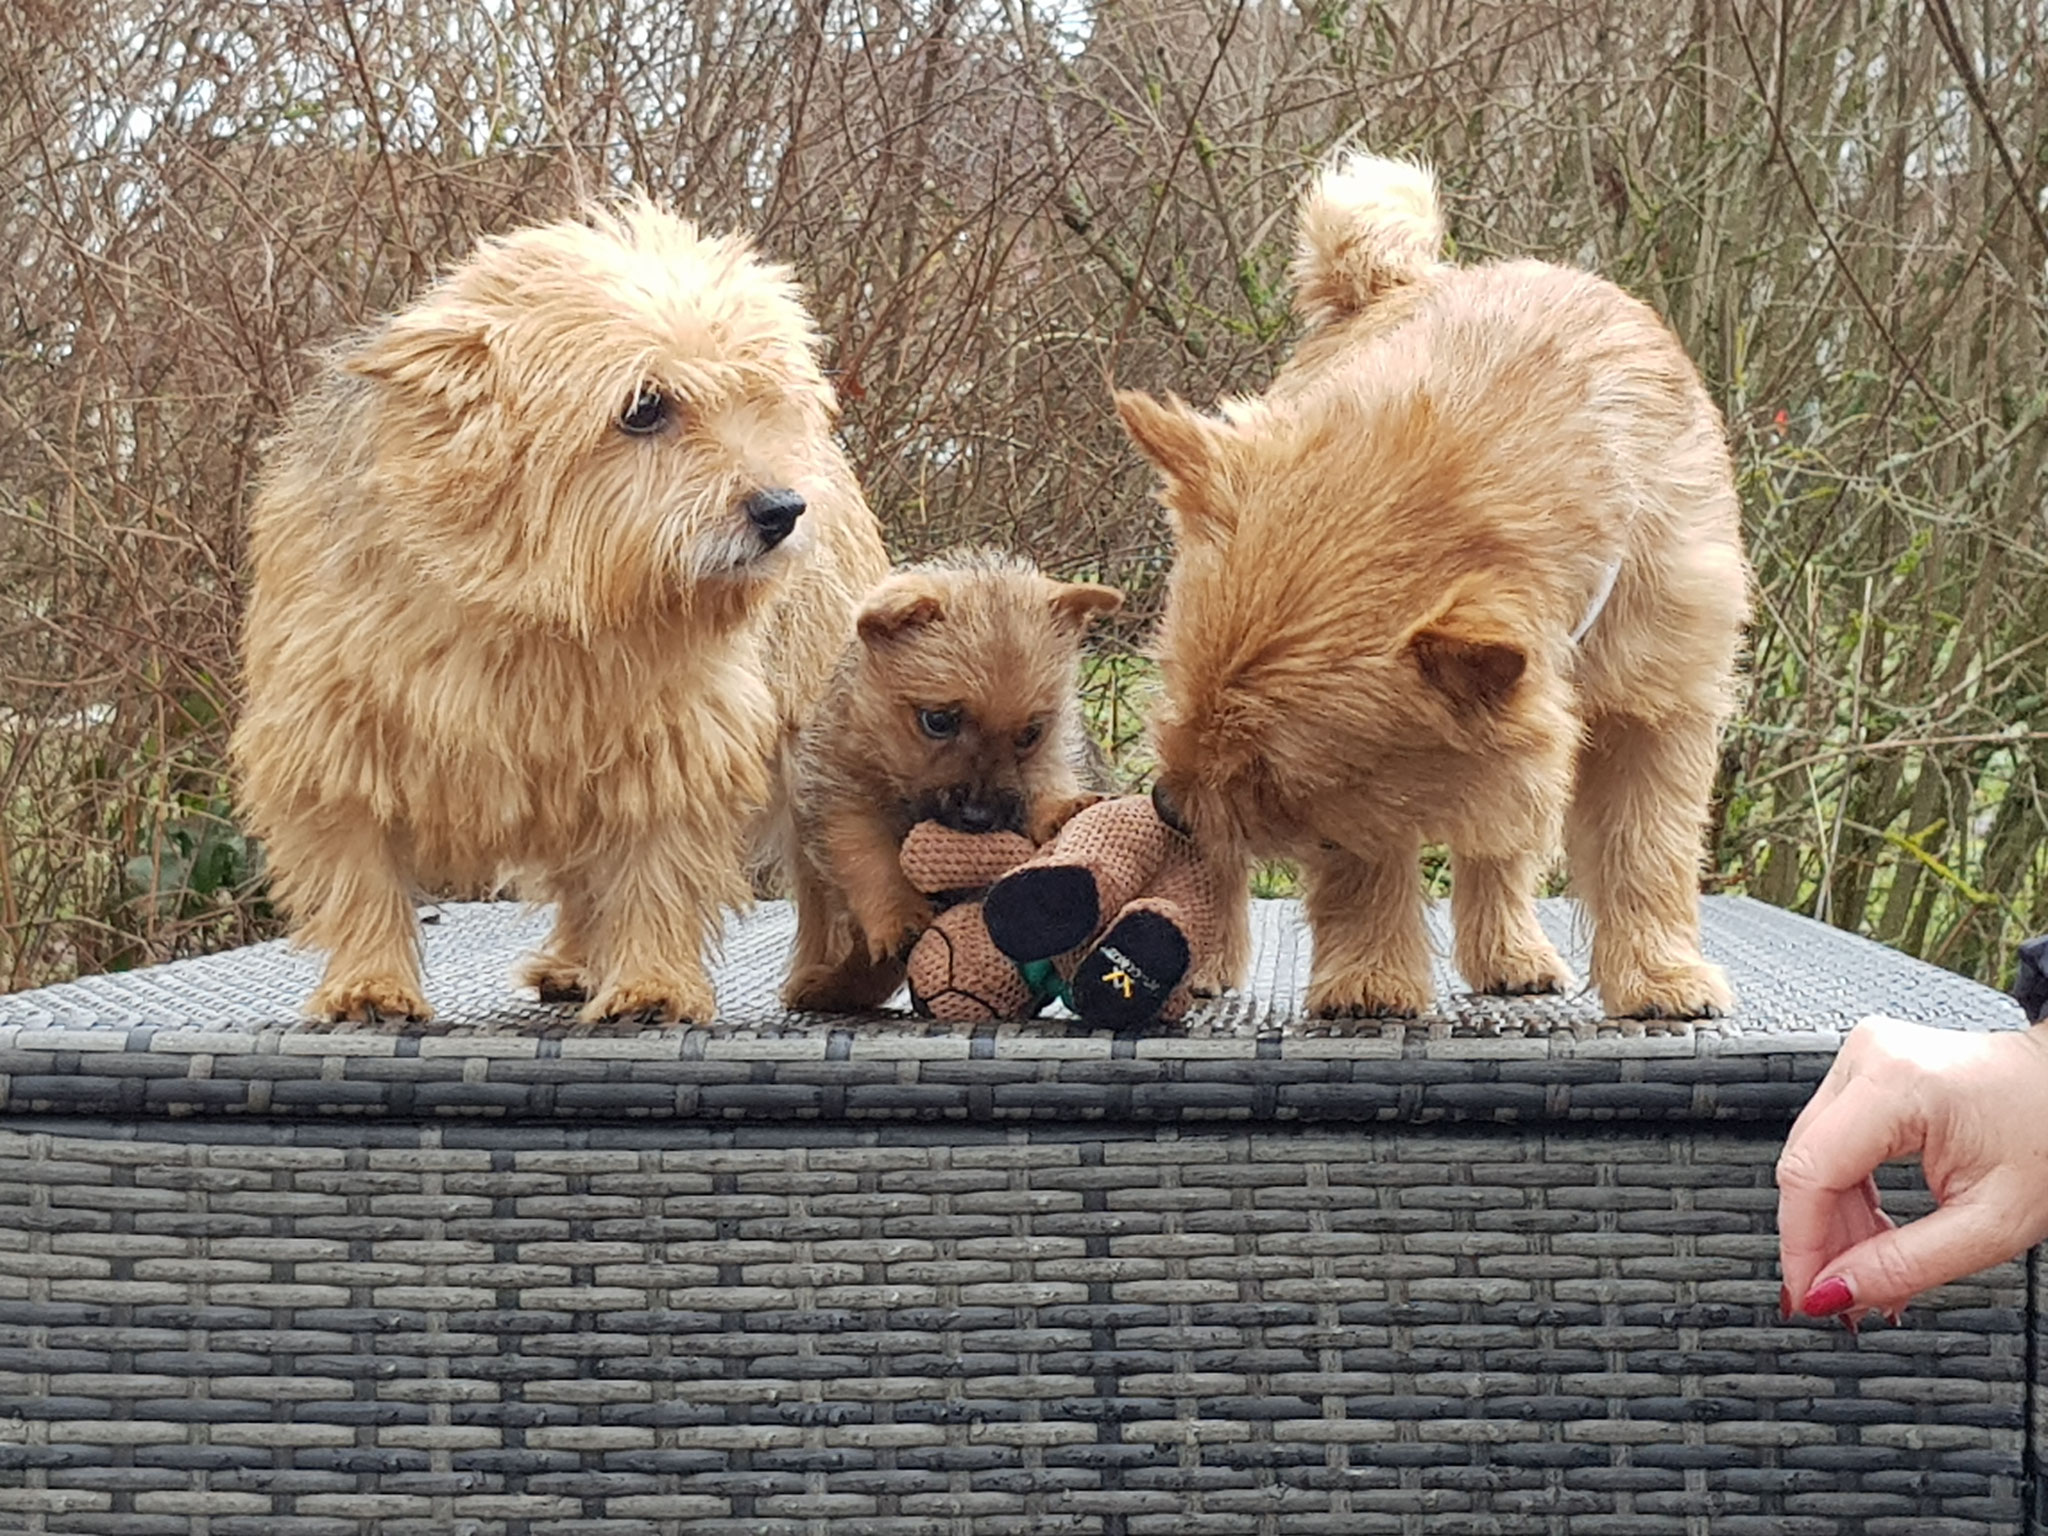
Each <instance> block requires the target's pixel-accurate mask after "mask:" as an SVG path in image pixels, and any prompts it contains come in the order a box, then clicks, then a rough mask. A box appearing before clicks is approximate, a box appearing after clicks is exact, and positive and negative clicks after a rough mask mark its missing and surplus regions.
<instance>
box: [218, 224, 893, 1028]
mask: <svg viewBox="0 0 2048 1536" xmlns="http://www.w3.org/2000/svg"><path fill="white" fill-rule="evenodd" d="M816 340H817V338H816V335H815V332H814V329H813V326H812V323H811V320H810V317H809V316H808V314H807V313H806V312H805V310H804V307H803V303H802V300H801V298H800V296H799V294H798V292H797V289H796V286H795V284H794V281H793V280H792V278H791V276H790V274H789V273H788V272H787V271H786V270H785V269H783V268H781V267H777V266H773V265H769V264H767V263H765V262H763V261H761V260H760V259H758V258H757V257H756V256H755V255H754V254H753V253H752V252H751V250H750V249H749V247H748V246H747V244H746V243H745V242H744V241H742V240H739V239H736V238H732V237H717V236H708V235H704V234H701V233H699V232H698V230H697V229H696V228H695V227H694V226H692V225H691V224H689V223H687V222H685V221H684V220H682V219H679V218H676V217H673V216H671V215H669V214H667V213H664V212H662V211H660V210H658V209H657V208H655V207H653V206H652V205H650V204H646V203H641V204H638V205H635V206H633V207H630V208H628V209H626V210H624V211H623V212H620V213H617V214H600V215H596V216H593V217H592V218H591V219H589V220H588V221H587V222H575V221H572V222H565V223H559V224H552V225H548V226H546V227H543V228H536V229H527V230H523V231H521V232H519V233H517V234H514V235H511V236H508V237H506V238H504V239H498V240H491V241H487V242H486V243H485V244H483V245H482V246H481V247H479V249H478V250H477V251H476V252H475V253H474V254H473V255H472V256H471V257H470V258H469V259H468V260H467V261H465V262H464V263H463V264H462V265H461V266H460V267H458V268H457V269H456V270H455V271H454V272H452V273H451V274H450V275H449V276H448V277H447V278H446V279H444V280H443V281H442V282H440V283H439V284H437V285H436V286H435V287H434V288H433V289H432V290H431V291H430V292H429V293H428V294H427V295H426V296H425V297H424V298H423V299H421V300H420V301H419V302H418V303H417V304H415V305H414V306H413V307H412V308H410V309H407V310H405V311H403V312H402V313H400V314H398V315H397V316H395V317H394V318H392V319H391V320H389V321H387V322H386V323H384V324H383V325H381V326H379V327H377V328H376V329H374V330H373V331H371V332H370V333H368V334H367V335H365V336H363V337H361V338H360V339H358V340H357V341H356V342H355V343H354V344H353V345H352V346H351V347H349V348H348V349H347V350H346V351H345V352H344V353H343V355H342V356H341V358H340V359H339V362H340V366H339V368H338V369H336V370H334V371H332V372H331V374H330V376H329V377H327V378H326V379H325V380H323V381H322V383H321V384H320V385H319V386H318V387H317V388H316V389H315V390H314V391H313V392H312V393H311V394H309V395H308V396H307V397H306V398H304V399H303V400H301V401H300V402H299V405H298V407H297V408H296V409H295V410H294V412H293V413H292V416H291V419H290V421H289V423H288V424H287V427H286V430H285V432H284V434H283V435H282V438H281V440H280V441H279V442H278V444H277V445H276V447H275V449H274V451H273V453H272V456H271V460H270V464H269V468H268V473H267V477H266V479H265V482H264V484H263V486H262V488H261V490H260V492H259V494H258V496H257V499H256V502H255V506H254V508H253V511H252V513H251V538H252V548H253V554H254V566H255V581H254V589H253V592H252V594H251V597H250V603H249V613H248V622H247V629H246V634H245V653H246V662H247V668H246V671H247V687H248V702H247V708H246V711H245V713H244V716H243V718H242V721H241V723H240V726H239V729H238V730H237V732H236V736H235V742H234V750H235V757H236V760H237V763H238V765H239V768H240V772H241V776H242V782H243V786H244V796H245V800H244V804H245V807H246V809H247V812H248V814H249V818H250V822H251V825H252V826H253V828H254V829H255V830H256V831H257V832H258V833H259V834H261V836H262V837H263V839H264V841H265V843H266V845H267V849H268V854H269V861H270V869H271V872H272V878H273V881H274V888H275V890H276V892H277V895H278V896H279V898H280V899H281V900H282V902H283V904H284V907H285V909H286V911H287V912H288V913H290V915H291V916H292V918H293V919H294V920H295V922H296V924H297V937H298V939H299V940H300V941H301V942H302V943H305V944H309V945H312V946H315V947H317V948H320V949H324V950H326V951H327V952H328V961H327V968H326V974H325V976H324V978H323V980H322V981H321V983H320V986H319V989H318V990H317V991H316V992H315V993H314V994H313V997H312V999H311V1002H310V1003H309V1005H308V1008H309V1012H310V1013H311V1014H312V1015H314V1016H315V1017H318V1018H323V1019H329V1020H354V1021H377V1020H383V1021H387V1022H388V1021H395V1020H402V1019H420V1018H425V1017H427V1016H428V1015H429V1009H428V1006H427V1000H426V998H425V997H424V996H422V995H421V990H420V966H419V955H418V934H417V930H416V927H415V924H414V919H413V909H412V899H413V892H414V889H415V887H418V886H429V887H444V888H446V887H453V888H458V889H468V890H479V889H487V888H491V887H494V886H496V885H498V884H499V883H500V882H501V881H504V880H507V879H512V880H516V882H517V884H518V888H519V890H520V892H521V894H523V895H525V896H526V897H528V898H529V899H533V900H547V901H553V902H555V903H557V904H558V914H557V921H556V925H555V930H554V933H553V934H552V936H551V937H550V938H549V940H548V943H547V947H546V951H545V953H543V954H541V955H539V956H536V957H535V958H534V959H533V960H532V962H531V963H530V964H529V965H528V966H527V967H526V969H525V971H524V973H523V974H524V979H525V980H527V981H528V982H530V983H531V984H533V985H536V986H538V987H539V988H540V989H541V991H542V993H543V994H544V995H548V996H560V995H564V994H567V995H572V996H573V995H587V997H588V1003H587V1005H586V1006H585V1008H584V1009H583V1012H582V1017H583V1018H584V1019H585V1020H586V1021H596V1020H599V1019H605V1018H611V1017H614V1016H622V1015H625V1016H642V1017H652V1018H656V1019H660V1020H697V1021H703V1020H708V1019H709V1018H710V1017H711V1016H712V1013H713V1010H714V1001H713V998H712V992H711V985H710V981H709V978H708V976H707V975H706V972H705V968H704V959H703V957H704V953H705V951H706V949H707V947H708V946H709V945H711V944H712V943H713V942H714V940H715V939H716V938H717V936H718V934H719V932H720V930H721V926H722V914H723V911H724V909H725V908H726V907H728V906H729V905H732V904H735V903H738V902H742V901H744V900H746V899H747V896H748V889H747V884H746V879H745V876H744V873H743V856H744V852H745V849H744V847H743V844H744V842H745V840H746V838H747V836H748V835H749V830H750V829H749V826H748V823H749V820H750V818H753V817H757V816H759V815H760V814H761V813H762V808H763V807H764V806H765V805H766V804H767V802H768V800H769V797H770V793H771V782H770V781H771V776H772V774H773V773H774V772H775V771H776V765H777V762H778V759H779V757H780V756H781V754H782V750H783V748H782V743H783V742H784V740H785V739H787V738H790V737H793V734H794V731H795V728H796V725H797V723H798V721H799V720H800V719H801V717H802V715H803V714H804V713H805V712H806V711H807V709H808V707H809V705H810V703H811V701H812V700H813V699H814V698H815V696H816V694H817V692H818V690H819V688H820V687H821V686H822V685H823V683H824V681H825V679H826V677H827V676H828V675H829V672H830V669H831V667H832V665H833V663H834V662H835V661H836V660H837V658H838V655H839V653H840V651H841V650H842V649H843V647H844V645H845V642H846V637H847V636H848V635H850V634H851V632H852V618H853V611H854V604H855V601H856V599H857V597H858V595H859V594H860V593H861V592H862V591H864V590H866V588H867V587H868V586H869V585H871V584H872V583H873V582H874V581H875V580H877V579H879V578H880V577H881V576H882V575H883V574H884V573H885V572H886V570H887V568H888V564H887V558H886V556H885V555H884V553H883V550H882V546H881V539H880V535H879V532H878V530H877V528H876V526H875V521H874V518H873V516H872V515H871V514H870V513H869V511H868V509H867V506H866V504H865V503H864V502H863V501H862V499H861V495H860V491H859V488H858V487H857V486H856V485H855V483H854V480H853V477H852V475H851V473H850V472H849V470H848V468H847V465H846V462H845V460H844V458H843V457H842V456H841V454H840V451H839V449H838V448H837V447H836V446H835V445H834V443H833V440H832V435H831V428H832V418H833V413H834V408H835V405H834V400H833V396H832V391H831V389H830V387H829V386H828V385H827V384H826V382H825V379H824V377H823V375H822V374H821V373H820V371H819V368H818V364H817V361H816V359H815V356H814V351H815V346H816Z"/></svg>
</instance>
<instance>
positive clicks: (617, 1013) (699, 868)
mask: <svg viewBox="0 0 2048 1536" xmlns="http://www.w3.org/2000/svg"><path fill="white" fill-rule="evenodd" d="M741 842H742V831H741V827H740V825H739V822H738V819H737V818H736V817H735V818H729V819H726V820H724V821H713V820H712V819H711V818H709V817H703V818H698V817H677V818H675V819H674V820H671V821H667V822H663V823H659V824H656V825H652V826H645V827H641V828H639V829H638V836H635V837H632V838H630V839H629V840H627V841H625V842H623V843H622V844H621V845H620V846H618V847H616V848H614V849H613V850H611V857H610V858H609V859H607V860H604V861H603V862H602V864H601V865H600V866H599V868H598V869H597V870H593V871H592V872H590V873H589V874H588V875H586V876H585V877H584V878H585V879H586V880H587V889H588V890H589V891H590V897H589V902H590V905H589V935H590V960H589V973H590V975H591V977H592V979H593V981H594V987H593V990H592V993H591V997H590V1001H589V1002H588V1003H586V1004H584V1006H583V1011H582V1012H581V1013H580V1014H579V1015H578V1018H579V1019H581V1020H582V1022H584V1023H586V1024H595V1023H599V1022H601V1021H603V1020H606V1019H619V1018H632V1017H640V1018H645V1019H648V1020H650V1021H652V1022H655V1023H661V1024H708V1023H710V1022H711V1020H712V1017H713V1016H714V1015H715V1014H716V1012H717V1006H718V1005H717V1000H716V998H715V997H714V996H713V995H712V990H711V977H710V973H709V972H708V971H706V969H705V966H704V956H705V955H706V954H707V953H708V952H709V951H710V949H711V946H712V944H713V943H714V942H716V940H717V938H718V936H719V935H720V933H722V932H723V931H724V927H725V913H726V910H727V909H728V908H732V907H737V906H740V905H743V904H744V903H745V901H746V900H747V896H748V887H747V879H746V872H745V870H744V869H743V868H742V867H741V864H742V861H741V857H740V851H741Z"/></svg>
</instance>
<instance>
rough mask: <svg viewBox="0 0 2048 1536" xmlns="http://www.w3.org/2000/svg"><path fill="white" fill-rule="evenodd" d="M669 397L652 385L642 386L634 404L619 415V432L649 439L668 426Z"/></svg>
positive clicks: (635, 396) (634, 398) (634, 399)
mask: <svg viewBox="0 0 2048 1536" xmlns="http://www.w3.org/2000/svg"><path fill="white" fill-rule="evenodd" d="M668 413H669V405H668V396H667V395H665V394H663V393H662V392H661V391H660V390H658V389H656V388H655V387H654V386H653V385H652V384H642V385H641V386H640V392H639V393H638V394H636V395H634V396H633V403H632V404H631V405H629V406H627V407H626V408H625V410H623V411H621V412H620V413H619V430H620V431H621V432H625V433H628V434H630V435H631V436H633V437H648V436H651V435H652V434H654V433H656V432H659V431H660V430H661V429H662V428H663V427H665V426H667V425H668Z"/></svg>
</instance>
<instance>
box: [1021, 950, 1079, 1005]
mask: <svg viewBox="0 0 2048 1536" xmlns="http://www.w3.org/2000/svg"><path fill="white" fill-rule="evenodd" d="M1014 963H1015V964H1016V967H1017V974H1018V975H1019V976H1022V977H1023V978H1024V985H1025V986H1027V987H1029V988H1030V989H1031V995H1032V996H1033V997H1035V998H1037V999H1038V1006H1039V1007H1041V1008H1043V1007H1044V1006H1045V1005H1046V1003H1047V1002H1048V1001H1050V1000H1052V999H1054V998H1057V999H1059V1001H1060V1002H1062V1003H1064V1004H1066V1005H1067V1006H1068V1007H1069V1008H1071V1007H1073V1006H1074V999H1073V997H1072V996H1071V995H1070V994H1069V993H1068V991H1067V984H1066V982H1064V981H1062V980H1061V979H1060V973H1059V972H1058V971H1056V970H1054V969H1053V968H1052V962H1051V961H1050V960H1020V961H1016V962H1014Z"/></svg>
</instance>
